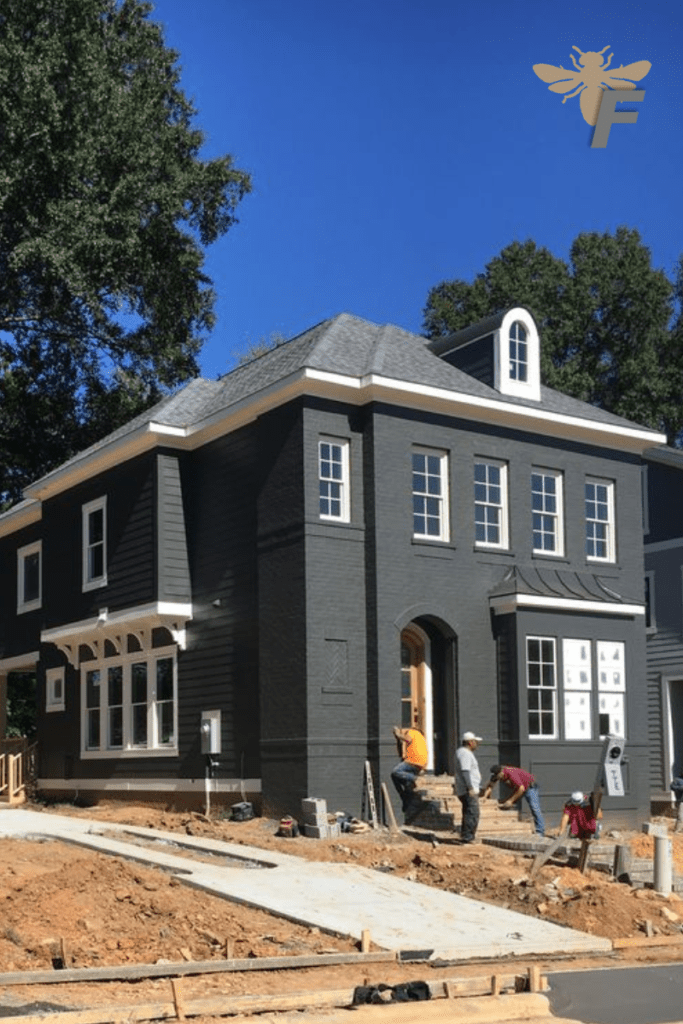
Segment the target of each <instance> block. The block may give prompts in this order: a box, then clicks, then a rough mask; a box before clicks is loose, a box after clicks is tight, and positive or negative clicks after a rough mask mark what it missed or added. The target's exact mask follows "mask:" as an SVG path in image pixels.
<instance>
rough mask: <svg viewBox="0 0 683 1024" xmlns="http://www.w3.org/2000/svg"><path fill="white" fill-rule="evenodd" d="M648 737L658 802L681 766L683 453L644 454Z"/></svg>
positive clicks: (665, 799) (666, 798)
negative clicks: (682, 522) (682, 520)
mask: <svg viewBox="0 0 683 1024" xmlns="http://www.w3.org/2000/svg"><path fill="white" fill-rule="evenodd" d="M644 458H645V466H644V475H645V486H644V498H645V500H644V520H645V530H644V533H645V581H646V596H647V618H646V628H647V674H648V714H647V720H648V740H649V745H650V769H651V777H650V785H651V791H652V799H653V803H654V804H655V806H657V805H659V806H660V807H663V806H665V805H666V804H669V805H670V804H671V803H672V802H673V794H672V793H671V790H670V788H669V786H670V783H671V778H672V775H673V774H674V772H676V773H678V772H679V770H680V768H681V766H683V525H682V524H681V513H680V509H681V501H682V500H683V452H681V451H679V450H677V449H674V448H657V449H653V450H652V451H647V452H645V453H644Z"/></svg>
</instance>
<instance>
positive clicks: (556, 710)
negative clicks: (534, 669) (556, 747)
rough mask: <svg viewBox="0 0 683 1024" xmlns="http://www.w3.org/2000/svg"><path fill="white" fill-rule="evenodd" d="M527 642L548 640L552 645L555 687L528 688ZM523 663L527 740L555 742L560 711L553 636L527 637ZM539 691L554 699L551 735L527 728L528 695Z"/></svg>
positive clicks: (555, 639)
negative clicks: (547, 693)
mask: <svg viewBox="0 0 683 1024" xmlns="http://www.w3.org/2000/svg"><path fill="white" fill-rule="evenodd" d="M529 640H538V641H539V643H543V642H544V641H548V640H549V641H550V642H551V643H552V645H553V660H554V666H555V685H554V686H553V687H550V686H530V684H529ZM524 661H525V669H526V691H527V723H526V724H527V733H528V736H529V739H530V740H541V741H543V740H556V739H558V738H559V731H558V725H559V714H560V709H559V706H558V699H559V689H558V664H557V638H556V637H554V636H535V635H530V636H527V637H526V638H525V642H524ZM540 690H545V691H546V692H550V693H552V694H554V698H553V732H552V735H551V734H550V733H532V732H531V729H530V728H529V714H530V711H529V693H530V692H532V691H533V692H534V693H537V692H538V691H540ZM542 713H543V712H542V711H541V712H539V714H542Z"/></svg>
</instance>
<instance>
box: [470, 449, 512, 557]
mask: <svg viewBox="0 0 683 1024" xmlns="http://www.w3.org/2000/svg"><path fill="white" fill-rule="evenodd" d="M474 540H475V543H476V544H477V545H478V546H481V547H491V548H507V547H508V544H509V539H508V504H507V465H506V464H505V463H504V462H499V461H498V460H494V459H481V460H478V461H477V462H475V464H474Z"/></svg>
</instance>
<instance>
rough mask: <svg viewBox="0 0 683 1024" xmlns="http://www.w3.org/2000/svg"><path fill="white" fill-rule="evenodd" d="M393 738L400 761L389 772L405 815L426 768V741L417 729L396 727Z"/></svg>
mask: <svg viewBox="0 0 683 1024" xmlns="http://www.w3.org/2000/svg"><path fill="white" fill-rule="evenodd" d="M394 736H395V737H396V742H397V744H398V746H399V752H400V756H401V760H400V761H399V763H398V764H397V765H396V767H395V768H394V769H393V770H392V772H391V781H392V782H393V784H394V786H395V787H396V792H397V793H398V795H399V796H400V798H401V808H402V810H403V813H404V814H406V813H407V812H408V809H409V807H410V806H411V804H412V802H413V792H414V790H415V785H416V783H417V777H418V775H420V774H421V773H422V772H423V771H424V770H425V768H426V767H427V741H426V740H425V738H424V736H423V735H422V733H421V732H420V730H419V729H400V728H399V727H398V726H397V725H395V726H394Z"/></svg>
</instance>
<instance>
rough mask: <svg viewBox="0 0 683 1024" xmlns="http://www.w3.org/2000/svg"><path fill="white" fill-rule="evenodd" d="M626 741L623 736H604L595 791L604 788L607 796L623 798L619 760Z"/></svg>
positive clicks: (622, 782) (623, 791) (622, 754)
mask: <svg viewBox="0 0 683 1024" xmlns="http://www.w3.org/2000/svg"><path fill="white" fill-rule="evenodd" d="M625 745H626V741H625V740H624V737H623V736H606V737H605V743H604V746H603V748H602V758H601V761H600V767H599V768H598V774H597V776H596V779H595V789H596V791H597V790H598V789H599V788H600V786H604V787H605V789H606V790H607V795H608V796H625V795H626V794H625V790H624V780H623V778H622V774H621V760H622V758H623V756H624V747H625Z"/></svg>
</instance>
